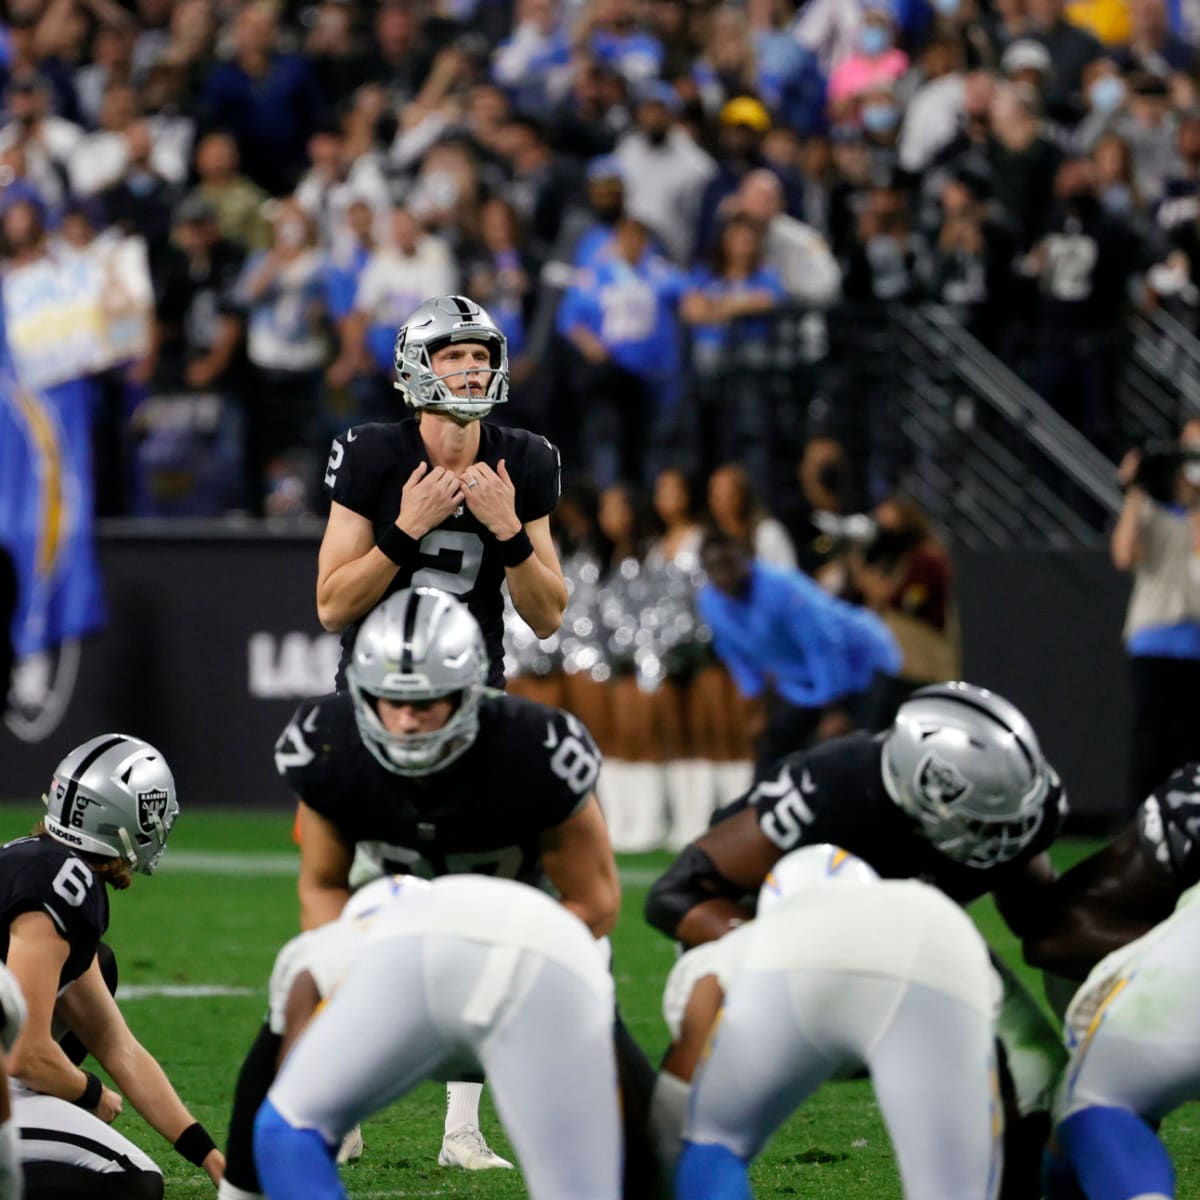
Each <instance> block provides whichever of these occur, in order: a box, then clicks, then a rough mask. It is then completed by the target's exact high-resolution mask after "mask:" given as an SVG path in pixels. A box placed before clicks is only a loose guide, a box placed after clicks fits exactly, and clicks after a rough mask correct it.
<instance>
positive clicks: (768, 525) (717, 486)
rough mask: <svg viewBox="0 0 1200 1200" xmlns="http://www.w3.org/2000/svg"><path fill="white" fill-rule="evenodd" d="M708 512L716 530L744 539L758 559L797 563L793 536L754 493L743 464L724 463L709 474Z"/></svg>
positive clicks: (785, 564)
mask: <svg viewBox="0 0 1200 1200" xmlns="http://www.w3.org/2000/svg"><path fill="white" fill-rule="evenodd" d="M708 511H709V514H710V515H711V517H712V519H713V524H714V525H715V526H716V527H717V529H719V530H720V531H721V532H722V533H724V534H727V535H728V536H729V537H733V538H737V539H738V540H739V541H741V542H743V543H744V544H745V545H746V546H747V547H748V549H749V550H750V552H751V553H752V554H753V555H754V557H755V558H756V559H757V560H758V561H759V562H763V563H767V564H769V565H770V566H773V567H794V566H795V565H796V551H795V548H794V547H793V546H792V539H791V538H790V537H789V536H788V532H787V530H786V529H785V528H784V527H783V525H782V523H781V522H779V521H777V520H776V519H775V518H774V517H773V516H771V515H770V514H769V513H768V512H767V510H766V508H765V507H764V506H763V504H762V502H761V501H760V500H759V499H758V498H757V496H755V494H754V489H753V488H752V487H751V484H750V476H749V474H748V473H747V472H746V469H745V467H743V466H742V465H741V464H740V463H725V464H724V466H720V467H718V468H717V469H716V470H715V471H714V472H713V473H712V474H711V475H710V476H709V477H708Z"/></svg>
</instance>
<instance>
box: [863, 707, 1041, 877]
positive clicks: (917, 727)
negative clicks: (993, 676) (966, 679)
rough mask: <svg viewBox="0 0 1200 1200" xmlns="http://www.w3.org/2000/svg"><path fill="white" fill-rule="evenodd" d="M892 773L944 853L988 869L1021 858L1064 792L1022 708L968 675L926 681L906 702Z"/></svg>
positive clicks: (888, 759) (887, 760)
mask: <svg viewBox="0 0 1200 1200" xmlns="http://www.w3.org/2000/svg"><path fill="white" fill-rule="evenodd" d="M883 783H884V787H885V788H886V789H887V792H888V795H889V796H890V797H891V798H892V800H893V801H895V803H896V804H898V805H899V806H900V808H902V809H903V810H904V811H905V812H906V813H907V814H908V815H909V816H910V817H912V818H913V820H914V821H916V822H917V823H918V825H919V826H920V828H921V832H922V833H923V834H924V836H925V837H926V838H927V839H928V840H929V841H930V842H931V843H932V844H933V845H934V847H935V848H936V849H937V850H938V851H939V852H940V853H942V854H944V855H945V856H946V857H947V858H950V859H953V860H954V861H955V862H960V863H964V864H966V865H967V866H970V867H978V868H982V869H986V868H988V867H995V866H999V865H1001V864H1002V863H1006V862H1009V861H1010V860H1011V859H1014V858H1016V857H1017V855H1018V854H1020V853H1021V851H1022V850H1024V849H1025V847H1026V846H1028V845H1029V843H1030V842H1031V841H1032V840H1033V839H1034V837H1035V836H1036V835H1037V832H1038V830H1039V829H1040V828H1041V824H1042V821H1043V820H1044V819H1045V814H1046V805H1047V799H1048V798H1049V797H1050V795H1051V793H1052V792H1053V793H1054V794H1056V795H1057V794H1058V792H1059V787H1058V779H1057V777H1056V776H1055V774H1054V770H1053V768H1052V767H1051V766H1050V765H1049V763H1047V762H1046V759H1045V758H1044V756H1043V755H1042V751H1041V747H1040V746H1039V745H1038V740H1037V735H1036V734H1035V733H1034V731H1033V727H1032V726H1031V725H1030V724H1029V722H1028V721H1027V720H1026V718H1025V717H1024V715H1023V714H1022V713H1021V711H1020V710H1019V709H1018V708H1017V707H1016V706H1015V705H1013V704H1010V703H1009V702H1008V701H1007V700H1005V699H1004V698H1003V697H1001V696H997V695H996V694H995V693H994V692H989V691H988V690H987V689H986V688H981V687H975V686H974V685H973V684H969V683H944V684H935V685H934V686H933V687H926V688H922V689H921V690H920V691H918V692H914V693H913V695H912V696H910V697H909V699H908V700H906V701H905V702H904V703H903V704H902V705H900V708H899V710H898V712H897V713H896V720H895V722H894V724H893V725H892V728H891V729H890V730H889V732H888V733H887V734H886V735H885V737H884V740H883Z"/></svg>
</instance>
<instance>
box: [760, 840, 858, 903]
mask: <svg viewBox="0 0 1200 1200" xmlns="http://www.w3.org/2000/svg"><path fill="white" fill-rule="evenodd" d="M878 880H879V874H878V872H877V871H876V870H875V868H874V867H872V866H871V865H870V863H866V862H863V860H862V859H861V858H859V857H858V855H857V854H851V853H850V851H849V850H843V849H842V848H841V846H832V845H830V844H829V843H828V842H818V843H815V844H813V845H811V846H801V847H800V848H799V849H798V850H793V851H792V852H791V853H790V854H785V855H784V856H783V857H782V858H781V859H780V860H779V861H778V862H777V863H776V864H775V865H774V866H773V867H772V868H771V869H770V871H768V872H767V877H766V879H764V880H763V882H762V887H760V888H759V889H758V909H757V911H758V912H759V913H760V914H762V913H765V912H767V911H768V910H770V909H772V908H774V907H775V905H776V904H778V903H779V902H780V901H781V900H786V899H787V897H788V896H791V895H794V894H795V893H796V892H798V891H800V890H801V889H802V888H810V887H822V886H824V885H826V884H830V883H860V884H861V883H876V882H878Z"/></svg>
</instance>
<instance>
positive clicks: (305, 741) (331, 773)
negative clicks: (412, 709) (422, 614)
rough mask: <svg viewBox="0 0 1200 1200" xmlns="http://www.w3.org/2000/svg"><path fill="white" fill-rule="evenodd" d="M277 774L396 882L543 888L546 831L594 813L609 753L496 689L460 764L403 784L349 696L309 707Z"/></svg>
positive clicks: (283, 747) (280, 751)
mask: <svg viewBox="0 0 1200 1200" xmlns="http://www.w3.org/2000/svg"><path fill="white" fill-rule="evenodd" d="M275 765H276V767H277V768H278V770H279V773H280V774H281V775H282V776H283V777H284V779H286V780H287V782H288V783H289V784H290V785H291V787H292V789H293V790H294V791H295V792H296V794H297V795H298V796H299V797H300V799H301V800H303V801H304V803H305V804H307V805H308V806H309V807H310V808H312V809H315V810H316V811H317V812H318V813H320V814H321V815H322V816H323V817H325V818H326V819H327V820H329V821H331V822H332V823H333V824H334V825H335V826H336V827H337V829H338V832H339V833H340V834H341V837H342V840H343V841H344V842H345V844H346V845H347V846H353V845H356V844H362V845H363V848H364V849H365V850H366V851H367V852H368V853H370V854H371V855H372V856H373V857H376V858H378V859H379V860H380V861H381V862H382V863H383V865H384V867H385V869H387V870H389V871H391V872H393V873H396V874H406V875H419V876H421V877H422V878H425V879H432V878H436V877H437V876H439V875H458V874H476V875H498V876H500V877H502V878H505V879H518V880H521V881H522V882H524V883H532V884H535V885H537V886H543V885H544V877H543V875H542V871H541V863H540V858H541V838H542V834H543V833H544V832H545V831H546V830H547V829H551V828H552V827H554V826H555V825H560V824H562V822H563V821H565V820H567V818H569V817H571V816H573V815H574V814H575V813H576V812H577V811H579V809H580V808H582V807H583V805H584V803H585V802H586V801H587V798H588V796H589V794H590V793H591V791H592V788H593V787H594V786H595V782H596V776H597V774H598V773H599V770H600V752H599V751H598V750H597V749H596V744H595V742H593V741H592V738H591V735H590V734H589V733H588V731H587V730H586V729H585V728H584V727H583V725H582V724H580V722H579V721H577V720H576V719H575V718H574V717H572V716H570V715H569V714H568V713H565V712H562V711H561V710H559V709H557V708H549V707H547V706H546V705H544V704H535V703H534V702H533V701H530V700H523V699H519V698H518V697H516V696H508V695H505V694H504V693H502V692H494V691H485V692H484V694H483V698H482V700H481V701H480V705H479V735H478V737H477V738H476V739H475V741H474V743H473V744H472V745H471V746H470V748H469V749H468V750H467V751H466V753H465V754H463V755H462V757H461V758H459V759H457V760H456V761H455V762H453V763H451V764H450V766H448V767H447V768H446V769H445V770H444V771H439V772H437V773H436V774H432V775H427V776H423V777H421V778H417V777H414V776H405V775H397V774H396V773H395V772H393V771H389V770H387V768H385V767H384V766H382V765H381V764H380V763H379V762H378V761H376V759H375V758H374V756H373V755H372V754H371V753H370V751H369V750H368V749H367V748H366V746H365V745H363V742H362V739H361V738H360V737H359V734H358V727H357V725H356V724H355V721H354V708H353V704H352V702H351V700H350V697H349V696H348V695H345V694H338V695H336V696H326V697H324V698H323V699H320V700H316V701H313V702H309V703H305V704H302V705H300V707H299V708H298V709H297V710H296V714H295V716H294V717H293V718H292V720H291V723H290V724H289V725H288V726H287V728H286V729H285V730H284V731H283V734H282V735H281V736H280V738H279V741H278V742H277V743H276V746H275Z"/></svg>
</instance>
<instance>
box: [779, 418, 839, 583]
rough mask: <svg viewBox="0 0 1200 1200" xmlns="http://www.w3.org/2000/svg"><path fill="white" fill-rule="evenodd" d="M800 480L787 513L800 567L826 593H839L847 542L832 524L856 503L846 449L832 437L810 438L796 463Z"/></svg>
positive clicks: (785, 514)
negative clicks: (797, 492) (836, 533)
mask: <svg viewBox="0 0 1200 1200" xmlns="http://www.w3.org/2000/svg"><path fill="white" fill-rule="evenodd" d="M796 482H797V484H799V488H800V491H799V496H798V497H794V498H793V500H792V503H790V504H789V505H788V507H787V509H786V510H784V511H783V515H784V516H785V518H786V522H787V525H786V527H787V530H788V536H789V537H790V538H791V539H792V543H793V545H794V546H795V549H796V558H797V561H798V565H799V566H800V569H801V570H803V571H804V572H805V573H807V574H809V575H811V576H812V577H813V578H814V579H815V580H816V581H817V582H818V583H819V584H820V585H821V586H822V587H823V588H824V589H825V590H826V591H827V592H829V593H831V594H832V595H838V594H840V593H841V592H843V591H845V590H846V585H847V580H846V571H845V561H844V560H845V546H844V544H843V542H842V540H841V539H840V538H838V537H837V536H835V534H834V533H833V532H831V527H832V526H834V525H835V524H840V523H841V521H842V518H843V516H844V515H845V514H847V513H851V512H853V511H855V509H856V507H857V506H856V505H855V497H854V495H853V481H852V472H851V467H850V463H849V460H848V458H847V455H846V448H845V447H844V446H843V445H842V444H841V442H839V441H837V440H836V439H835V438H833V437H826V436H813V437H810V438H809V439H808V441H807V442H806V443H805V445H804V450H803V452H802V453H801V455H800V461H799V462H798V463H797V464H796Z"/></svg>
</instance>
